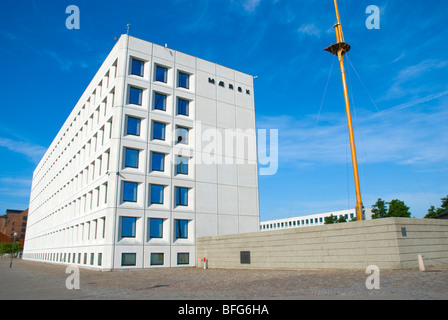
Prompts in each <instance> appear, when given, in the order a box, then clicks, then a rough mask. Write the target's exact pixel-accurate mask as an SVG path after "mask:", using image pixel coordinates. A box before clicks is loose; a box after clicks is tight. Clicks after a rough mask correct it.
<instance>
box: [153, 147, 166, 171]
mask: <svg viewBox="0 0 448 320" xmlns="http://www.w3.org/2000/svg"><path fill="white" fill-rule="evenodd" d="M151 160H152V170H153V171H165V154H163V153H158V152H151Z"/></svg>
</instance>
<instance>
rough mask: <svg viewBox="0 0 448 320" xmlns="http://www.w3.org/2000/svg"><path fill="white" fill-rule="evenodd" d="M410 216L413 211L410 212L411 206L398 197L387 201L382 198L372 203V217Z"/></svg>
mask: <svg viewBox="0 0 448 320" xmlns="http://www.w3.org/2000/svg"><path fill="white" fill-rule="evenodd" d="M392 217H399V218H410V217H411V212H409V207H408V206H406V204H405V203H404V202H403V201H401V200H398V199H395V200H392V201H391V202H386V201H384V200H382V199H381V198H379V199H378V201H377V202H376V203H375V204H374V205H372V219H381V218H392Z"/></svg>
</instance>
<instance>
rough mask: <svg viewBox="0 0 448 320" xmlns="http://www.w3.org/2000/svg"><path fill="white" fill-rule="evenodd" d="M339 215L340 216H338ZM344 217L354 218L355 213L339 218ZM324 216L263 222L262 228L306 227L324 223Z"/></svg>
mask: <svg viewBox="0 0 448 320" xmlns="http://www.w3.org/2000/svg"><path fill="white" fill-rule="evenodd" d="M336 217H338V216H336ZM341 217H344V218H345V219H346V220H348V219H349V217H350V219H353V218H354V217H355V214H354V213H350V215H349V214H345V215H339V218H341ZM324 219H325V218H324V217H319V218H310V219H301V220H293V221H286V222H274V223H268V224H262V225H260V230H272V229H279V228H291V227H304V226H310V225H317V224H323V223H324Z"/></svg>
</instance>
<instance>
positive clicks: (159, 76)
mask: <svg viewBox="0 0 448 320" xmlns="http://www.w3.org/2000/svg"><path fill="white" fill-rule="evenodd" d="M167 74H168V69H167V68H164V67H162V66H156V81H160V82H165V83H166V82H167Z"/></svg>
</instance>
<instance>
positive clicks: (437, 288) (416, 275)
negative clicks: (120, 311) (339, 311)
mask: <svg viewBox="0 0 448 320" xmlns="http://www.w3.org/2000/svg"><path fill="white" fill-rule="evenodd" d="M9 264H10V260H9V258H6V257H3V258H2V259H0V299H1V300H6V299H14V300H24V299H33V300H35V299H39V300H41V299H42V300H44V299H63V300H67V299H87V300H110V299H114V300H116V299H120V300H121V299H145V300H146V299H151V300H184V299H187V300H210V299H213V300H254V299H255V300H259V299H260V300H279V299H282V300H291V299H297V300H304V299H307V300H309V299H313V300H315V299H342V300H345V299H362V300H365V299H375V300H376V299H388V300H390V299H410V300H425V299H431V300H439V299H444V300H445V299H448V265H446V264H445V265H443V264H441V265H439V266H437V267H431V268H427V271H426V272H420V271H418V269H410V270H401V271H399V270H395V271H392V270H380V278H379V279H380V283H379V284H380V289H379V290H376V289H371V290H369V289H367V288H366V279H367V278H368V277H369V274H366V273H365V271H359V270H358V271H347V270H344V271H279V270H224V269H220V270H212V269H208V270H203V269H200V268H181V269H178V268H163V269H152V270H128V271H113V272H107V271H103V272H101V271H93V270H88V269H79V289H72V290H69V289H67V287H66V282H68V283H69V284H73V283H75V282H70V281H67V279H68V277H71V276H73V275H74V273H66V266H63V265H55V264H48V263H40V262H31V261H23V260H14V261H13V265H12V268H9Z"/></svg>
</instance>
